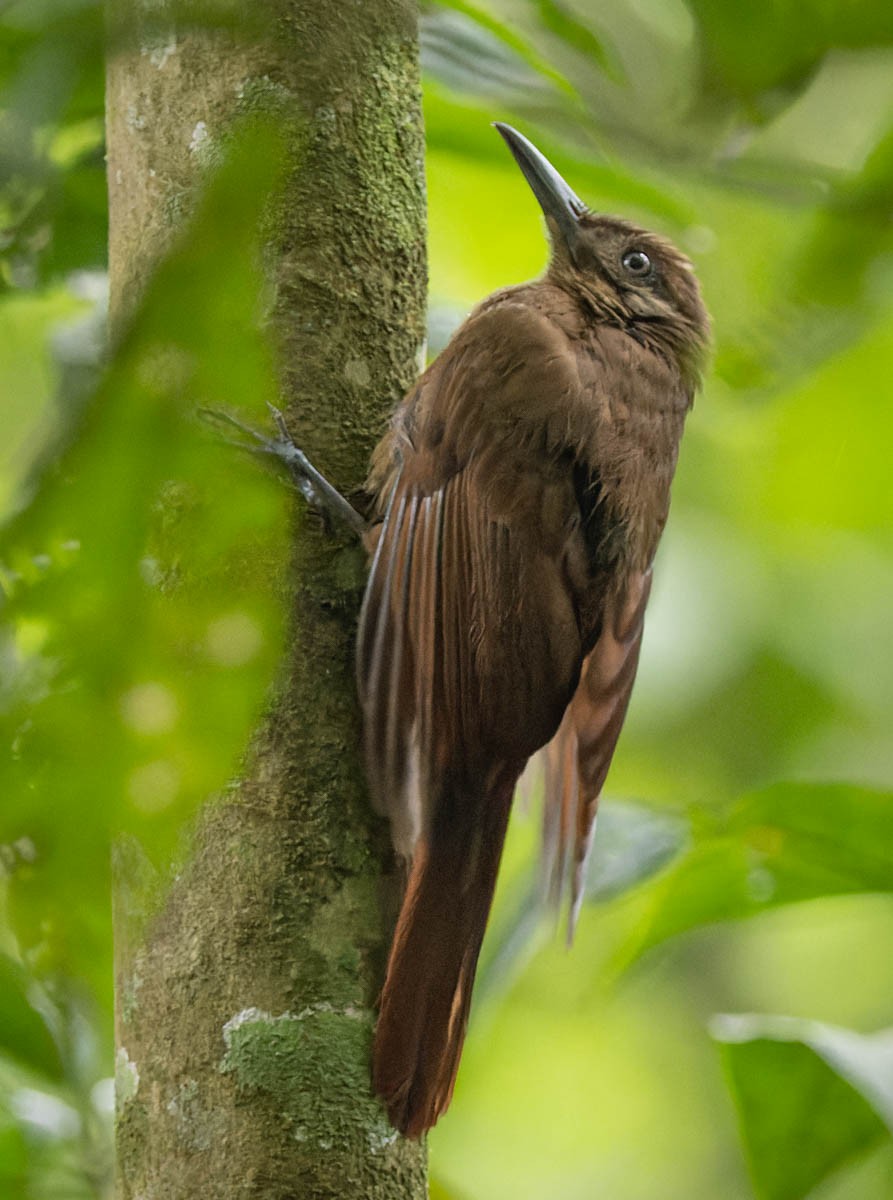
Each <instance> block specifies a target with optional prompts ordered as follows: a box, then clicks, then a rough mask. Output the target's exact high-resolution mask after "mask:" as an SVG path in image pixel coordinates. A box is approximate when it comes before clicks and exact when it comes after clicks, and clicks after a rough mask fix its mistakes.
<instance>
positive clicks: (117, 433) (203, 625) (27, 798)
mask: <svg viewBox="0 0 893 1200" xmlns="http://www.w3.org/2000/svg"><path fill="white" fill-rule="evenodd" d="M234 138H235V135H234ZM216 149H219V151H220V157H221V159H222V160H223V161H222V164H221V166H220V167H219V169H218V170H217V171H216V172H215V173H214V174H213V175H212V177H211V179H210V181H209V184H208V187H207V189H206V191H205V193H204V195H203V197H202V198H201V200H200V202H199V204H198V206H197V209H196V211H195V213H194V215H193V218H192V220H191V221H189V222H187V224H186V225H185V227H184V232H183V236H182V238H181V239H180V240H179V241H178V242H177V244H176V246H175V247H174V249H173V251H172V253H171V255H170V256H169V257H168V259H167V260H166V261H165V262H164V263H163V264H162V265H161V267H160V268H159V269H158V271H157V273H156V275H155V277H154V279H153V280H152V281H151V283H150V284H149V287H148V290H147V293H146V296H145V300H144V303H143V305H142V308H141V310H140V312H139V313H138V314H137V316H136V318H135V319H134V321H133V323H132V324H131V326H130V328H129V330H128V332H127V333H126V335H125V336H124V338H123V339H122V342H121V345H120V346H119V348H118V351H117V354H116V357H115V359H114V361H113V363H112V365H111V367H110V369H109V371H108V373H107V375H106V377H105V379H104V381H103V384H102V386H101V388H100V390H99V392H98V393H97V394H96V395H95V396H93V397H92V398H91V399H90V402H89V403H88V404H87V406H86V409H84V410H83V411H81V412H78V411H77V410H76V409H75V410H74V411H73V412H72V411H71V406H69V408H68V412H67V420H68V421H69V423H70V426H71V427H70V428H68V429H65V428H63V429H61V430H60V431H59V435H58V439H57V440H58V441H59V442H60V443H61V449H58V450H57V451H56V453H55V454H54V455H49V456H48V457H47V459H46V461H45V463H44V470H43V475H42V478H41V479H40V480H39V486H36V485H37V483H38V481H35V491H34V498H33V501H32V503H31V504H30V505H29V506H28V507H27V508H25V509H24V510H23V511H22V512H21V513H20V514H19V516H18V517H17V518H16V519H15V520H14V521H13V522H12V523H11V524H10V525H9V526H8V527H7V528H6V529H5V530H4V531H3V535H2V538H0V565H2V576H0V577H2V579H3V581H4V582H5V591H6V598H5V604H4V605H3V611H2V618H3V620H2V625H0V651H2V652H3V653H5V656H6V664H5V668H6V669H4V673H3V675H4V689H3V695H2V696H0V735H2V742H0V746H2V752H0V792H2V794H3V797H4V802H3V805H2V808H0V841H3V840H5V841H8V842H15V841H16V840H17V839H21V838H24V837H27V838H28V839H30V843H31V844H32V845H33V847H34V853H33V855H32V856H31V857H32V861H29V862H24V863H20V864H19V865H18V867H17V869H16V870H15V872H14V875H13V879H12V890H11V897H12V903H13V913H14V916H15V920H16V928H17V930H18V933H19V936H20V939H21V942H22V944H23V945H24V946H26V947H31V946H37V945H40V946H41V947H42V948H43V950H44V952H45V954H46V965H53V966H54V967H56V968H57V969H62V970H66V971H68V972H69V973H70V974H72V975H74V976H75V977H83V976H84V975H87V977H89V978H90V979H92V980H95V983H96V987H97V990H99V989H101V994H102V995H103V996H104V997H105V996H107V994H108V989H107V987H106V983H105V980H106V979H107V978H108V971H109V965H108V960H107V955H108V953H109V949H110V938H109V930H108V925H109V921H110V914H109V911H108V908H109V906H108V880H109V838H110V836H112V835H113V834H114V833H116V832H119V831H122V830H125V831H131V832H133V833H135V834H137V836H138V837H139V839H140V841H141V842H142V843H143V844H144V845H145V846H147V847H148V848H149V849H150V851H154V853H155V854H156V855H157V856H159V857H162V856H165V857H166V854H167V851H168V850H169V849H170V847H171V846H172V844H173V840H174V839H175V838H176V837H177V835H178V830H179V829H180V828H181V826H182V822H183V820H184V818H185V817H186V816H188V814H189V813H191V812H192V811H193V810H194V808H195V806H196V805H197V804H198V803H199V802H200V801H201V800H202V799H204V798H205V797H207V796H208V795H210V794H213V793H215V792H217V791H219V790H220V789H221V788H222V787H224V786H225V784H226V781H227V779H228V777H229V776H230V775H231V774H232V773H233V771H234V769H235V767H236V764H237V762H238V759H239V756H240V755H241V754H242V752H243V751H244V747H245V742H246V739H247V735H248V733H249V731H250V728H251V725H252V723H253V722H254V720H255V719H256V717H257V714H258V712H259V710H260V708H261V706H262V704H263V700H264V694H265V689H266V688H267V686H268V685H269V681H270V678H271V675H272V672H273V670H274V665H275V662H276V660H277V657H278V650H279V637H280V621H281V605H280V603H279V599H278V596H277V595H276V592H275V587H274V585H273V582H272V576H273V575H274V574H275V571H276V569H277V564H280V563H281V562H282V561H284V553H285V552H284V546H283V540H284V537H285V521H284V520H283V504H284V501H285V500H286V498H287V496H288V494H289V493H288V489H287V486H286V485H285V483H284V481H282V480H280V479H279V478H274V477H273V476H272V475H270V474H268V473H265V472H264V471H262V470H260V469H258V467H257V465H256V464H254V463H252V462H251V461H250V460H249V458H248V456H247V455H240V454H239V453H238V452H237V451H236V450H234V449H233V448H232V447H231V446H228V445H223V444H221V442H220V440H219V438H218V437H217V436H216V435H215V434H214V433H212V432H211V431H210V430H209V429H208V427H207V426H205V425H204V423H203V422H201V421H199V420H198V419H197V417H196V415H195V410H196V408H197V407H198V406H200V405H208V406H212V407H219V406H221V405H222V406H228V407H230V408H233V409H237V408H244V407H245V406H247V405H249V404H250V405H252V406H255V415H254V417H253V418H250V419H253V421H254V423H255V424H257V425H261V426H262V425H263V424H264V423H265V421H266V419H267V414H266V412H265V409H264V401H265V400H266V399H269V400H274V399H275V398H276V390H275V373H274V369H273V359H272V353H271V350H270V347H269V344H268V341H267V338H266V335H265V333H264V331H263V329H262V328H261V327H260V320H259V318H260V307H261V305H260V299H259V297H260V294H261V291H262V279H261V274H260V268H259V262H258V257H257V243H258V228H259V223H260V220H261V218H262V213H263V209H264V205H265V204H267V203H268V202H269V199H270V196H271V194H272V191H273V189H274V187H275V183H276V172H277V170H278V165H277V164H278V162H279V153H278V149H279V141H278V138H277V137H276V136H275V135H274V134H273V133H272V132H271V131H270V130H269V129H266V128H262V127H260V126H259V125H254V126H252V128H251V130H250V136H247V137H245V138H241V139H235V140H234V141H233V142H232V144H229V145H227V146H221V147H217V148H216Z"/></svg>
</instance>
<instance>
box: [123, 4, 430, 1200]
mask: <svg viewBox="0 0 893 1200" xmlns="http://www.w3.org/2000/svg"><path fill="white" fill-rule="evenodd" d="M122 3H123V0H122ZM133 6H134V7H133V11H132V12H127V11H126V8H125V10H124V12H123V15H124V17H125V18H126V19H130V20H132V21H134V22H136V24H137V26H138V25H139V22H140V21H142V20H145V19H148V17H149V16H151V17H152V19H153V20H154V21H157V19H158V15H159V12H161V13H164V12H169V11H170V6H168V8H165V7H164V6H163V5H162V6H160V7H159V6H157V5H146V4H139V2H138V0H133ZM252 8H253V10H255V12H254V14H253V15H258V14H259V15H260V16H262V17H263V19H264V21H265V22H266V26H267V33H266V34H265V35H261V36H257V37H254V38H252V39H250V40H246V39H244V38H239V37H235V36H233V35H232V32H230V33H228V34H226V33H220V32H218V33H216V34H213V35H211V34H209V33H207V32H205V33H201V32H197V31H195V30H194V29H193V30H192V31H191V32H182V31H181V32H177V31H176V30H174V29H173V28H171V29H170V30H169V31H162V32H161V33H160V32H159V30H158V28H157V26H155V27H154V28H153V32H152V33H151V37H150V36H149V35H148V34H146V37H145V38H144V39H143V44H142V45H137V44H134V43H132V42H131V43H129V44H127V45H124V46H123V48H122V46H119V47H118V49H117V50H116V51H115V52H114V53H113V54H112V55H111V58H110V64H109V73H108V158H109V190H110V206H111V234H110V257H111V291H112V327H113V332H114V331H115V329H116V327H117V328H120V327H121V326H122V325H123V321H124V317H125V314H126V313H127V312H128V311H129V309H130V307H131V305H132V300H133V297H134V295H136V294H138V293H139V291H140V289H141V287H142V285H143V282H144V280H145V278H146V275H147V273H148V272H149V271H150V269H151V266H152V263H153V262H154V261H155V260H157V258H158V257H159V255H160V254H161V253H162V252H163V251H164V249H165V248H166V245H167V243H168V240H169V238H170V234H171V231H172V229H173V228H174V227H175V226H176V222H177V214H178V213H179V212H181V211H184V210H185V209H186V208H188V207H189V198H190V195H191V194H193V193H194V192H195V189H196V188H197V187H198V186H199V185H200V184H201V178H202V164H203V162H205V161H206V156H205V155H203V154H201V153H197V150H200V149H201V147H202V146H203V145H206V144H208V143H211V144H213V143H214V141H215V139H219V138H220V137H222V136H224V135H225V133H226V131H227V129H228V128H229V127H230V125H231V123H232V121H233V119H234V118H235V117H237V116H238V115H239V113H240V112H243V111H245V110H246V109H252V108H254V107H259V108H263V107H264V106H265V105H268V104H271V103H272V104H273V105H274V106H275V109H276V111H277V112H278V113H279V114H280V117H281V118H282V120H281V125H282V128H283V130H284V131H285V136H286V140H287V156H288V172H287V181H286V185H285V191H284V193H283V195H282V197H281V201H277V202H276V204H275V205H274V207H273V210H272V216H271V218H270V221H271V228H270V229H269V231H268V234H267V235H265V236H266V240H267V245H266V248H265V250H266V261H267V264H268V270H269V273H270V283H271V288H270V294H271V296H272V297H273V299H272V301H271V305H272V313H271V316H272V318H273V321H274V325H275V328H276V329H277V332H278V339H279V347H280V352H281V362H282V393H283V404H284V407H285V410H286V415H287V418H288V420H289V423H290V426H291V428H292V430H293V432H294V433H295V436H296V440H298V441H299V442H300V443H301V444H302V445H303V446H304V448H305V449H306V450H307V451H308V453H309V454H310V456H311V458H313V459H314V460H315V461H317V462H318V463H319V464H320V465H321V466H323V465H324V467H325V469H326V471H327V473H329V475H330V477H331V478H332V479H333V481H334V482H335V483H336V484H338V485H339V486H340V487H341V488H342V489H343V490H345V491H348V492H349V491H350V490H351V489H353V488H355V487H356V486H357V485H358V484H359V483H360V482H361V481H362V479H363V476H364V473H365V468H366V463H367V460H368V455H369V451H370V448H371V446H372V444H373V442H374V440H375V438H376V436H377V434H378V433H379V432H380V430H381V427H382V418H383V414H384V412H385V411H386V410H387V409H388V408H389V407H390V406H391V405H392V404H393V403H394V401H395V400H396V399H397V398H398V397H399V396H400V395H401V394H402V393H403V392H404V391H405V389H406V388H407V386H408V385H409V384H410V382H411V381H412V378H413V376H414V374H415V371H416V365H417V360H418V354H419V350H420V347H421V345H422V342H423V311H424V293H425V260H424V187H423V133H422V123H421V111H420V96H419V80H418V61H417V30H416V20H417V14H416V11H415V10H416V5H415V3H414V0H342V3H339V4H333V3H332V2H331V0H262V2H261V0H255V3H254V5H253V6H252ZM121 9H122V4H121V3H119V4H118V5H117V6H116V15H122V13H121ZM234 469H251V468H250V465H246V464H243V463H242V461H241V460H235V461H234ZM220 503H226V497H225V496H221V497H220ZM295 527H296V532H295V538H294V563H293V586H292V589H291V595H290V600H289V603H290V604H291V607H292V611H291V613H290V620H291V635H290V639H289V645H290V646H291V647H292V648H293V649H292V650H291V652H290V655H289V662H288V663H287V665H286V667H285V669H284V670H283V673H282V679H281V683H280V687H279V691H278V695H277V699H276V701H275V703H274V704H273V705H272V707H271V710H270V712H269V714H268V716H267V717H266V719H265V720H264V723H263V725H262V727H261V728H260V729H259V730H258V731H257V733H256V736H255V738H254V741H253V749H252V753H251V755H250V760H249V766H248V768H247V770H246V774H245V777H244V779H243V780H242V781H241V782H240V784H239V786H238V788H237V789H236V790H235V792H234V793H233V794H229V795H228V796H227V798H226V799H225V801H217V802H213V803H209V805H208V806H207V808H206V810H205V811H204V813H203V814H202V815H201V817H200V819H199V821H198V825H197V831H196V835H195V839H194V844H193V849H192V851H191V856H190V859H189V861H188V862H187V863H186V864H185V865H184V866H183V867H182V869H180V870H179V871H178V874H177V877H176V880H175V881H174V882H173V884H172V885H171V887H170V889H169V891H168V893H167V895H166V897H165V899H164V902H163V905H162V906H161V909H160V911H157V912H156V916H155V917H154V918H153V919H152V920H151V921H150V922H149V924H148V925H147V926H145V927H142V926H139V925H138V924H134V923H132V922H131V916H130V914H131V911H132V908H133V897H132V896H130V895H129V894H128V895H125V894H124V892H123V891H122V893H121V894H120V895H119V898H118V900H119V902H118V905H117V914H116V938H117V951H116V974H117V979H116V987H117V998H118V1004H117V1042H118V1067H119V1093H118V1106H119V1111H118V1135H117V1144H118V1158H119V1162H118V1196H119V1198H120V1200H125V1198H128V1200H130V1198H132V1200H137V1198H139V1200H177V1198H179V1197H183V1198H186V1197H189V1198H190V1200H192V1198H194V1197H198V1196H208V1197H214V1198H215V1200H227V1198H230V1197H237V1196H238V1197H240V1198H244V1197H249V1196H257V1197H265V1198H269V1200H274V1198H280V1197H282V1198H285V1197H295V1198H297V1197H301V1198H311V1197H345V1198H346V1197H350V1198H351V1200H356V1198H357V1197H381V1198H383V1200H384V1198H387V1197H395V1198H396V1197H400V1198H401V1200H404V1198H406V1197H421V1196H424V1195H425V1194H426V1184H425V1151H424V1147H421V1146H419V1145H418V1144H415V1143H409V1142H406V1141H404V1140H403V1139H402V1138H399V1137H397V1136H395V1135H394V1134H393V1131H392V1130H391V1129H390V1127H389V1126H388V1124H387V1121H386V1119H385V1118H384V1116H383V1114H382V1112H381V1109H380V1107H379V1106H378V1104H377V1102H376V1101H375V1100H374V1098H373V1097H372V1096H371V1094H370V1088H369V1046H370V1041H371V1032H372V1027H373V1022H374V1003H375V998H376V994H377V990H378V988H379V986H380V982H381V971H382V967H383V963H384V957H385V953H386V948H387V942H388V938H389V934H390V919H391V916H392V913H391V912H389V911H388V910H389V908H390V905H389V902H388V895H389V885H388V878H389V877H388V872H389V871H390V870H392V863H391V857H390V852H389V849H388V845H387V837H386V833H385V831H384V830H383V829H382V828H381V824H380V822H378V821H377V820H376V819H375V818H374V817H373V816H372V814H371V812H370V809H369V807H368V801H367V797H366V794H365V790H364V785H363V781H362V770H361V764H360V759H359V753H358V745H359V722H358V714H357V708H356V703H355V698H354V683H353V667H352V653H353V638H354V627H355V620H356V606H357V600H358V595H357V588H356V583H355V580H356V570H355V566H356V562H355V560H356V556H357V553H358V552H357V549H356V547H351V546H350V545H349V544H348V538H347V536H346V535H345V536H344V538H343V539H341V540H339V539H338V538H333V537H331V536H329V535H327V534H326V533H325V532H324V531H323V529H322V528H321V525H320V523H319V522H318V521H317V520H316V519H315V518H306V519H305V518H304V517H303V516H302V515H301V513H300V512H299V511H296V520H295ZM392 882H393V881H391V883H392ZM129 886H130V887H131V888H132V886H133V884H132V881H131V883H130V885H129ZM390 890H391V891H392V890H393V889H392V888H391V889H390ZM136 906H137V907H139V896H137V897H136Z"/></svg>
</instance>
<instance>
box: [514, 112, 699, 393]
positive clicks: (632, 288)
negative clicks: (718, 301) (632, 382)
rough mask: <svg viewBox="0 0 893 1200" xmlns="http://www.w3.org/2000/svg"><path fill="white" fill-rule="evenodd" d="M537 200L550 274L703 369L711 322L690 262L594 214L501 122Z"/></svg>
mask: <svg viewBox="0 0 893 1200" xmlns="http://www.w3.org/2000/svg"><path fill="white" fill-rule="evenodd" d="M496 128H497V129H498V130H499V132H500V133H501V134H502V136H503V138H504V139H505V141H506V143H507V144H508V147H509V149H510V150H511V152H512V154H513V155H514V157H515V161H516V162H517V163H518V166H519V167H520V168H521V171H522V173H523V175H524V178H525V179H526V180H527V182H528V184H529V185H530V187H531V190H532V191H533V194H534V195H535V196H536V198H537V200H538V201H539V204H540V207H541V208H542V210H543V213H544V215H545V218H546V224H547V226H548V228H549V233H550V235H551V240H552V260H551V263H550V266H549V274H550V275H551V276H552V277H553V278H554V279H556V280H557V281H558V282H561V283H563V284H565V285H566V286H570V287H572V288H574V289H575V290H577V291H579V292H580V293H581V295H582V297H583V298H584V300H587V301H588V302H589V303H590V305H591V306H592V308H593V310H594V312H595V314H596V316H597V318H600V319H602V320H608V321H614V322H617V323H618V324H621V325H623V326H624V327H626V328H629V330H630V332H631V333H634V334H635V335H637V336H640V337H642V338H643V339H645V340H647V341H649V342H653V343H654V344H656V345H658V346H660V347H664V348H666V349H667V350H669V351H671V352H673V353H675V354H676V356H677V357H678V359H679V361H680V365H681V367H682V368H683V370H684V371H685V372H686V373H694V374H697V373H698V372H699V370H700V367H701V364H702V361H703V358H704V354H705V351H706V346H707V342H708V339H709V332H710V322H709V318H708V316H707V311H706V309H705V308H704V304H703V301H702V300H701V293H700V289H699V287H698V281H697V279H696V278H695V274H694V270H693V269H692V265H691V263H690V262H689V261H688V259H687V258H686V257H685V255H684V254H682V253H681V252H680V251H679V250H677V249H676V247H675V246H674V245H673V244H672V242H670V241H668V240H667V239H666V238H663V237H660V236H659V235H658V234H655V233H649V232H648V231H647V230H645V229H640V228H639V227H638V226H636V225H633V224H632V223H631V222H629V221H624V220H621V219H620V218H619V217H609V216H605V215H603V214H601V213H593V212H590V211H589V209H588V208H587V207H586V205H585V204H584V203H583V201H582V200H581V199H580V198H579V196H577V195H576V193H575V192H573V191H572V190H571V188H570V187H569V186H568V184H567V183H566V182H565V181H564V179H562V177H561V175H559V173H558V172H557V171H556V170H555V168H554V167H553V166H552V164H551V163H550V162H549V160H548V159H547V158H546V157H545V156H544V155H543V154H541V153H540V152H539V150H537V148H536V147H535V146H534V145H533V144H532V143H531V142H529V141H528V140H527V138H526V137H524V136H523V135H522V134H520V133H518V131H517V130H516V129H512V127H511V126H510V125H503V124H501V123H499V122H497V123H496Z"/></svg>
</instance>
